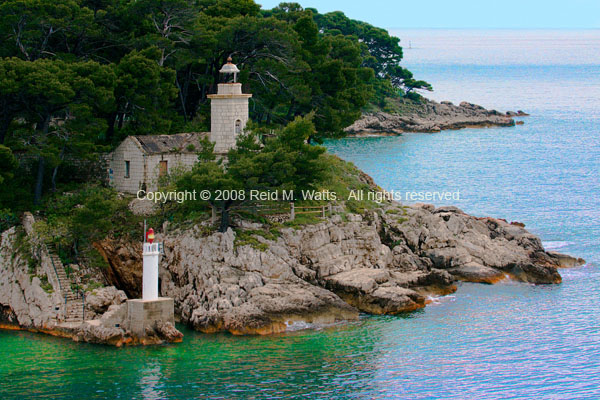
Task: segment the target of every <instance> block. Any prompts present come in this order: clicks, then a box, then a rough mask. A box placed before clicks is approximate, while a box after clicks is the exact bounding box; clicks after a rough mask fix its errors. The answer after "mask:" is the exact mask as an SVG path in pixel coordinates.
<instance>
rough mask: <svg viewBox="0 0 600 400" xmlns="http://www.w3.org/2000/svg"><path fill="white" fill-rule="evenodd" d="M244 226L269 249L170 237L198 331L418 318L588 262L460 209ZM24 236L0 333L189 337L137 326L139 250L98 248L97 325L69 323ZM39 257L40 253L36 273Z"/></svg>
mask: <svg viewBox="0 0 600 400" xmlns="http://www.w3.org/2000/svg"><path fill="white" fill-rule="evenodd" d="M239 223H240V224H241V225H244V229H245V230H246V232H251V234H252V235H253V237H254V238H255V239H256V241H255V242H256V243H258V244H259V245H252V244H240V243H239V242H238V241H237V240H236V237H237V235H239V233H236V232H235V231H233V230H231V229H229V230H228V231H227V232H226V233H213V234H210V235H208V236H206V235H205V234H204V233H203V232H206V229H205V227H203V226H202V225H196V226H194V227H193V228H190V229H185V230H181V229H180V230H174V231H172V232H168V233H167V234H162V235H159V236H158V240H160V241H162V242H163V243H164V248H165V256H164V257H163V260H162V261H161V268H160V282H161V285H160V287H161V288H160V291H161V295H162V296H164V297H171V298H173V299H174V301H175V313H176V316H177V317H178V319H179V321H180V322H182V323H184V324H186V325H188V326H190V327H192V328H194V329H196V330H199V331H202V332H206V333H212V332H230V333H232V334H235V335H243V334H272V333H280V332H285V331H286V330H288V328H289V326H291V325H293V324H294V323H297V322H303V323H312V324H315V323H316V324H329V323H334V322H337V321H348V320H355V319H357V318H358V316H359V314H360V313H369V314H399V313H406V312H410V311H414V310H417V309H419V308H422V307H425V305H426V304H427V302H428V299H429V298H431V296H435V295H445V294H449V293H452V292H454V291H456V288H457V286H456V283H457V282H458V281H464V282H478V283H486V284H493V283H496V282H499V281H501V280H505V279H513V280H516V281H521V282H528V283H533V284H556V283H560V282H561V276H560V274H559V273H558V271H557V269H558V268H560V267H573V266H577V265H580V264H582V263H584V260H581V259H576V258H573V257H570V256H567V255H563V254H559V253H552V252H546V251H545V250H544V248H543V247H542V243H541V241H540V239H539V238H538V237H536V236H534V235H532V234H530V233H529V232H527V230H525V229H524V226H523V224H520V223H508V222H507V221H504V220H501V219H494V218H477V217H473V216H470V215H467V214H465V213H464V212H462V211H461V210H459V209H458V208H456V207H437V208H436V207H434V206H432V205H428V204H416V205H410V206H406V205H400V204H398V203H388V204H384V205H382V206H381V208H378V209H375V210H371V211H366V212H365V213H364V214H362V215H359V214H351V213H338V214H337V215H333V216H331V217H329V218H326V219H324V220H323V221H322V222H320V223H318V224H314V225H306V226H303V227H300V228H292V227H282V228H280V229H279V230H277V231H273V230H271V231H266V230H265V229H268V227H266V226H262V225H260V224H257V223H250V222H247V221H246V222H244V221H239ZM21 235H22V234H21ZM20 241H21V243H22V241H23V238H22V237H21V238H19V233H18V232H17V230H16V229H15V228H11V229H10V230H8V231H6V232H4V233H3V234H2V242H1V251H0V265H2V269H1V270H0V305H1V309H0V311H1V312H0V328H6V329H26V330H30V331H33V332H42V333H47V334H52V335H57V336H64V337H69V338H72V339H73V340H76V341H85V342H92V343H105V344H111V345H116V346H121V345H132V344H155V343H164V342H177V341H181V334H180V333H179V332H178V331H177V330H176V329H175V327H174V326H172V325H170V324H158V325H160V326H156V327H154V328H155V329H154V331H153V332H148V334H147V337H146V338H143V339H140V338H136V337H135V336H134V335H132V334H131V332H128V331H127V329H126V328H125V326H126V324H125V321H124V320H123V319H124V318H125V315H126V312H125V308H124V306H125V303H124V302H125V300H126V299H127V298H128V297H129V298H135V297H138V296H139V292H140V288H141V269H142V260H141V251H140V250H141V249H140V248H139V247H140V246H139V244H138V243H136V242H131V241H125V240H123V239H121V240H115V239H106V240H103V241H101V242H99V243H96V248H97V249H98V250H99V251H100V252H101V254H102V255H103V256H104V257H105V258H106V260H107V261H108V264H109V267H108V269H107V270H105V271H103V275H104V277H105V279H106V283H107V287H104V288H100V289H96V290H94V291H93V292H90V293H88V294H87V302H86V307H87V308H86V315H88V319H87V320H86V321H85V322H83V323H78V324H69V323H64V322H61V321H60V315H59V312H58V311H57V310H58V309H59V308H60V303H61V302H62V301H63V300H62V299H61V298H58V297H57V296H56V293H53V292H52V291H51V290H47V289H43V288H42V286H43V284H42V282H41V280H40V278H39V277H38V275H40V274H42V273H47V274H48V275H49V274H51V271H50V270H49V268H50V266H49V265H47V263H48V260H46V259H45V258H44V256H43V252H42V253H40V252H39V251H38V252H36V251H32V249H31V248H30V249H28V250H27V249H26V250H24V249H23V248H22V247H23V246H22V244H19V242H20ZM33 257H40V258H39V259H38V260H37V266H36V267H35V268H34V269H33V270H32V266H31V263H32V260H33ZM44 271H46V272H44ZM116 287H118V288H119V289H117V288H116ZM169 325H170V326H169Z"/></svg>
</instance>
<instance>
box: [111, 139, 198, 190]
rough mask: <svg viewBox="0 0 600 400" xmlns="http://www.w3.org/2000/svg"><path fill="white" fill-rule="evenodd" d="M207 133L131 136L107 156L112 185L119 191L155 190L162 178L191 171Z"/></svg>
mask: <svg viewBox="0 0 600 400" xmlns="http://www.w3.org/2000/svg"><path fill="white" fill-rule="evenodd" d="M208 135H209V134H208V133H207V132H202V133H179V134H177V135H140V136H128V137H127V138H126V139H125V140H123V142H121V144H120V145H119V146H118V147H117V148H116V149H115V150H114V151H113V152H112V153H111V154H109V157H108V165H109V169H108V180H109V184H110V185H111V186H112V187H114V188H115V189H116V190H118V191H119V192H126V193H137V191H138V190H140V189H144V190H154V189H156V186H157V183H158V179H159V177H160V176H161V175H163V174H166V173H168V172H169V171H170V170H172V169H173V168H186V169H189V168H191V167H192V166H193V165H194V163H196V162H197V161H198V155H197V152H198V150H199V148H200V144H199V141H200V140H201V139H202V138H205V137H208Z"/></svg>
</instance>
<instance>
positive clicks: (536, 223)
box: [0, 30, 600, 399]
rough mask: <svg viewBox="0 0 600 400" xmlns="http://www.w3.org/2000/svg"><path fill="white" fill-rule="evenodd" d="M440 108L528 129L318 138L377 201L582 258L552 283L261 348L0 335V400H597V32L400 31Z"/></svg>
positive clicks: (261, 340) (222, 338) (228, 340)
mask: <svg viewBox="0 0 600 400" xmlns="http://www.w3.org/2000/svg"><path fill="white" fill-rule="evenodd" d="M401 36H402V37H403V38H404V40H403V43H405V44H407V43H408V41H409V40H410V41H411V44H412V47H413V48H412V49H410V50H407V51H406V63H407V65H408V66H409V67H410V68H411V69H412V70H414V71H415V75H416V76H418V77H419V78H423V79H426V80H428V81H430V82H431V83H432V84H433V85H434V86H435V87H436V89H437V91H436V92H435V93H434V94H433V95H432V96H433V97H434V98H436V99H439V100H444V99H449V100H452V101H455V102H458V101H461V100H468V101H472V102H476V103H479V104H482V105H483V106H486V107H495V108H498V109H500V110H508V109H511V110H515V109H523V110H525V111H527V112H531V113H532V116H531V117H528V118H525V119H524V121H525V125H523V126H517V127H514V128H501V129H500V128H498V129H496V128H490V129H479V130H462V131H451V132H443V133H439V134H407V135H404V136H402V137H390V138H361V139H345V140H341V141H336V142H329V143H327V146H328V147H329V149H330V151H332V152H334V153H336V154H339V155H341V156H342V157H344V158H346V159H348V160H350V161H353V162H355V163H356V164H357V165H358V166H359V167H361V168H362V169H364V170H365V171H366V172H368V173H369V174H371V175H372V176H373V177H374V178H375V180H376V181H377V183H378V184H380V185H381V186H383V187H384V188H386V189H388V190H391V189H395V190H403V191H407V190H410V191H413V190H416V191H459V192H460V196H461V197H460V200H459V201H456V202H455V203H456V205H458V206H459V207H461V208H463V209H464V210H465V211H468V212H470V213H473V214H476V215H492V216H501V217H505V218H507V219H509V220H519V221H522V222H524V223H526V224H527V226H528V228H529V229H531V230H532V231H533V232H535V233H537V234H539V235H540V236H541V237H542V239H543V240H544V242H545V243H546V245H547V246H548V247H551V248H555V249H558V250H559V251H563V252H568V253H572V254H576V255H578V256H582V257H585V258H586V259H587V260H588V261H590V263H589V264H588V265H586V266H583V267H579V268H575V269H570V270H563V271H561V274H562V275H563V279H564V281H563V283H562V284H561V285H555V286H531V285H525V284H517V283H501V284H498V285H494V286H486V285H476V284H462V285H460V287H459V290H458V292H457V293H455V294H454V295H452V296H446V297H443V298H440V299H438V300H437V301H436V302H435V303H434V304H431V305H429V306H428V307H427V308H426V309H424V310H421V311H418V312H416V313H413V314H411V315H409V316H407V317H364V318H362V319H361V320H360V321H358V322H356V323H351V324H344V325H339V326H334V327H328V328H322V329H317V330H303V331H298V332H293V333H288V334H284V335H275V336H271V337H233V336H231V335H224V334H220V335H202V334H198V333H195V332H191V331H185V332H184V333H185V339H184V343H181V344H177V345H172V346H159V347H152V348H124V349H114V348H110V347H104V346H96V345H87V344H77V343H72V342H70V341H67V340H63V339H58V338H52V337H47V336H42V335H34V334H30V333H25V332H2V331H0V355H1V361H0V398H1V399H21V398H60V399H82V398H98V399H102V398H110V399H112V398H119V399H130V398H135V399H162V398H169V399H185V398H199V399H200V398H224V399H231V398H236V399H250V398H271V399H276V398H336V399H350V398H361V399H362V398H411V399H420V398H456V399H464V398H485V399H493V398H519V399H521V398H536V399H537V398H554V399H563V398H587V399H597V398H599V397H600V313H599V305H598V299H599V296H600V270H599V268H598V265H600V250H599V247H600V228H599V226H600V212H599V211H598V210H599V209H600V207H599V206H600V204H599V203H600V200H599V198H600V178H599V177H598V171H600V168H599V167H600V139H599V137H600V136H599V134H600V132H599V131H600V125H599V123H600V33H598V32H597V31H583V32H572V31H558V32H537V31H524V32H514V31H493V32H480V31H466V32H458V31H439V30H437V31H409V32H403V33H401Z"/></svg>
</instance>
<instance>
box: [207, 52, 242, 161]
mask: <svg viewBox="0 0 600 400" xmlns="http://www.w3.org/2000/svg"><path fill="white" fill-rule="evenodd" d="M231 61H232V60H231V57H229V58H228V59H227V64H225V65H223V67H222V68H221V70H220V71H219V72H220V73H221V74H223V75H224V76H225V79H224V80H225V81H226V82H225V83H219V84H218V89H217V94H210V95H208V98H209V99H210V113H211V118H210V140H211V141H213V142H214V143H215V153H217V154H219V153H220V154H223V153H226V152H227V151H228V150H229V149H231V148H233V147H235V142H236V139H237V137H238V135H240V134H241V133H242V131H243V130H244V128H245V127H246V123H247V122H248V99H249V98H250V97H252V95H251V94H245V93H242V84H241V83H238V82H237V74H238V73H239V72H240V70H239V69H238V68H237V67H236V65H235V64H233V63H232V62H231ZM231 75H233V77H231ZM229 80H231V82H229Z"/></svg>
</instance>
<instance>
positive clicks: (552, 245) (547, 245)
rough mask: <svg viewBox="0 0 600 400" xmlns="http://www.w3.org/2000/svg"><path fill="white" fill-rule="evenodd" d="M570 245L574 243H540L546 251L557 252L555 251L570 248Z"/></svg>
mask: <svg viewBox="0 0 600 400" xmlns="http://www.w3.org/2000/svg"><path fill="white" fill-rule="evenodd" d="M572 244H575V243H574V242H563V241H547V242H542V245H543V246H544V248H545V249H546V250H557V249H561V248H563V247H567V246H570V245H572Z"/></svg>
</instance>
